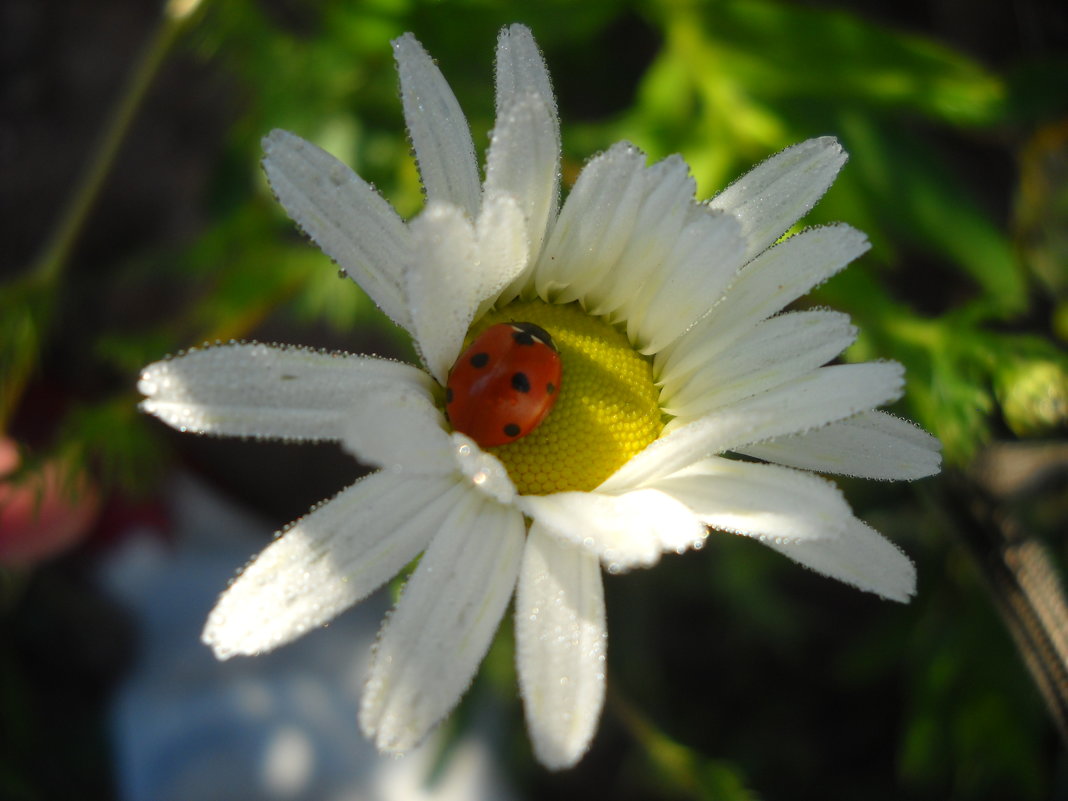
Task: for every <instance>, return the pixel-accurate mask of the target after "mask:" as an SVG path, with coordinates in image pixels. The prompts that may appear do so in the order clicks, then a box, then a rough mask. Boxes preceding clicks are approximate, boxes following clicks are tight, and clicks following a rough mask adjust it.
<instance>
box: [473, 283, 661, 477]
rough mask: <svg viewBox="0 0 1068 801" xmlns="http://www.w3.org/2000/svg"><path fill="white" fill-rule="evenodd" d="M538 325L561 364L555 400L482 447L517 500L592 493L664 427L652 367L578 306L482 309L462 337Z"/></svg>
mask: <svg viewBox="0 0 1068 801" xmlns="http://www.w3.org/2000/svg"><path fill="white" fill-rule="evenodd" d="M517 322H529V323H537V324H538V325H540V326H541V327H542V328H544V329H545V330H546V331H548V332H549V334H551V335H552V338H553V341H554V342H555V344H556V346H557V348H558V349H559V351H560V357H561V360H562V362H563V377H562V379H561V384H562V386H561V388H560V396H559V397H558V398H557V401H556V405H555V406H554V407H553V409H552V411H551V412H550V413H549V416H548V417H546V418H545V420H544V421H543V422H542V423H541V425H540V426H538V428H537V429H535V430H534V431H533V432H532V433H530V434H528V435H527V436H525V437H523V438H522V439H519V440H517V441H515V442H512V443H509V444H507V445H499V446H496V447H492V448H487V450H488V451H490V452H491V453H493V454H494V455H495V456H497V458H498V459H500V460H501V462H503V463H504V466H505V467H506V468H507V469H508V474H509V475H510V476H511V478H512V481H513V482H514V483H515V485H516V489H518V490H519V492H520V493H521V494H523V495H547V494H549V493H552V492H567V491H571V490H576V491H588V490H592V489H594V488H595V487H596V486H597V485H599V484H600V483H601V482H602V481H604V480H605V479H606V478H608V477H609V476H610V475H612V473H614V472H615V471H616V470H618V469H619V468H620V467H622V466H623V465H624V464H625V463H626V462H627V461H628V460H629V459H630V458H631V457H632V456H634V455H635V454H637V453H638V452H639V451H641V450H643V449H644V448H645V446H646V445H648V444H649V443H650V442H652V441H653V440H655V439H656V438H657V437H658V436H659V435H660V431H661V429H662V428H663V427H664V423H663V418H662V415H661V411H660V403H659V397H660V392H659V389H658V388H657V387H656V385H655V384H654V383H653V371H652V363H651V361H650V360H649V359H647V358H646V357H644V356H642V355H641V354H640V353H638V352H637V351H635V350H634V348H633V347H631V344H630V341H629V340H628V339H627V337H626V335H625V334H623V333H621V332H620V331H618V330H616V329H615V328H614V327H612V326H611V325H609V324H608V323H606V322H605V321H604V320H602V319H600V318H598V317H591V316H590V315H588V314H586V312H584V311H583V310H582V308H581V307H580V306H579V305H578V304H577V303H569V304H564V305H560V304H551V303H543V302H542V301H524V302H517V303H512V304H509V305H508V306H505V307H504V308H502V309H497V310H494V311H491V312H489V313H488V314H486V315H485V316H484V317H482V318H481V319H480V320H478V322H477V323H476V324H475V325H474V326H473V327H472V329H471V332H470V335H469V340H471V339H473V338H474V337H476V336H478V334H480V333H481V332H482V331H483V330H485V329H486V328H487V327H489V326H491V325H493V324H495V323H517Z"/></svg>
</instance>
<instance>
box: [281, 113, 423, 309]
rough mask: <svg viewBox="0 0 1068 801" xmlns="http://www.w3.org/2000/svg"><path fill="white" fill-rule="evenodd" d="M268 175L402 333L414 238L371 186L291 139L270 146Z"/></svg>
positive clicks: (308, 229) (297, 216)
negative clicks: (406, 271)
mask: <svg viewBox="0 0 1068 801" xmlns="http://www.w3.org/2000/svg"><path fill="white" fill-rule="evenodd" d="M263 149H264V152H265V154H266V155H265V157H264V159H263V168H264V170H265V171H266V173H267V180H268V181H270V183H271V188H272V189H273V190H274V193H275V195H276V196H277V197H278V200H279V201H280V202H281V204H282V205H283V206H284V207H285V210H286V212H287V213H288V214H289V216H290V217H291V218H292V219H293V220H294V221H295V222H296V223H297V225H299V226H300V228H301V230H303V231H304V232H305V233H306V234H307V235H308V236H310V237H311V238H312V239H313V240H314V241H315V243H316V244H317V245H318V246H319V247H320V248H321V249H322V251H323V252H324V253H325V254H326V255H327V256H329V257H330V258H331V259H333V260H334V261H335V262H337V264H338V266H339V267H341V268H342V269H343V270H344V271H345V272H346V273H347V274H348V275H349V277H350V278H352V279H353V280H355V281H356V283H358V284H359V285H360V286H361V287H362V288H363V291H364V292H366V293H367V295H368V296H369V297H370V298H371V300H373V301H374V302H375V304H376V305H377V306H378V307H379V308H380V309H382V311H383V312H385V313H386V314H387V315H388V316H389V318H390V319H391V320H393V321H394V322H395V323H397V325H399V326H401V327H402V328H408V327H409V326H410V321H409V317H408V310H407V308H406V306H405V302H404V292H403V288H402V283H401V271H402V269H403V268H404V266H405V265H406V264H407V263H408V260H409V259H410V257H411V252H412V251H411V241H410V239H411V237H410V236H409V234H408V229H407V228H406V227H405V225H404V221H403V220H401V218H400V217H399V216H397V213H396V212H395V211H394V210H393V207H392V206H390V205H389V204H388V203H387V202H386V201H385V200H383V199H382V198H381V197H380V196H379V194H378V193H377V192H375V190H374V189H372V188H371V186H370V185H369V184H368V183H367V182H365V181H364V180H363V179H362V178H360V177H359V176H358V175H356V173H354V172H353V171H352V170H351V169H350V168H349V167H348V166H346V165H345V164H342V163H341V162H340V161H338V160H337V159H335V158H334V157H333V156H331V155H330V154H329V153H327V152H326V151H324V150H321V149H319V148H318V147H316V146H315V145H313V144H311V143H310V142H305V141H304V140H303V139H301V138H300V137H299V136H294V135H293V134H291V133H288V132H287V131H277V130H276V131H272V132H271V133H270V134H268V135H267V136H266V137H264V139H263Z"/></svg>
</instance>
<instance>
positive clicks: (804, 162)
mask: <svg viewBox="0 0 1068 801" xmlns="http://www.w3.org/2000/svg"><path fill="white" fill-rule="evenodd" d="M847 158H848V156H847V155H846V153H845V151H844V150H842V146H841V145H840V144H838V140H836V139H835V138H834V137H832V136H822V137H820V138H818V139H809V140H808V141H807V142H801V143H800V144H797V145H794V146H793V147H788V148H786V150H783V151H782V152H781V153H778V154H776V155H774V156H772V157H771V158H769V159H768V160H767V161H765V162H764V163H763V164H760V165H759V166H757V167H754V168H753V169H752V170H750V171H749V172H747V173H746V174H745V175H743V176H742V177H741V178H739V179H738V180H737V181H735V182H734V183H733V184H731V185H730V186H728V187H727V188H726V189H724V190H723V191H722V192H720V193H719V194H718V195H716V196H715V197H714V198H712V199H711V200H710V201H709V202H708V205H709V207H710V208H713V209H722V210H723V211H726V212H728V213H730V214H733V215H734V216H735V217H737V218H738V219H739V221H740V222H741V224H742V231H743V234H744V236H745V240H746V244H747V248H746V258H752V257H753V256H755V255H756V254H757V253H759V252H760V251H762V250H764V248H766V247H767V246H768V245H770V244H771V243H772V242H774V241H775V240H776V239H778V238H779V237H780V236H782V235H783V234H784V233H785V232H786V230H787V229H788V228H789V227H790V226H791V225H793V224H794V223H795V222H797V221H798V220H800V219H801V218H802V217H803V216H804V215H805V214H806V213H807V212H808V210H809V209H811V208H812V207H813V206H814V205H816V202H817V201H818V200H819V199H820V198H821V197H823V193H824V192H826V191H827V189H828V188H830V186H831V184H832V183H833V182H834V179H835V176H837V175H838V171H839V170H840V169H841V168H842V165H843V164H845V163H846V159H847Z"/></svg>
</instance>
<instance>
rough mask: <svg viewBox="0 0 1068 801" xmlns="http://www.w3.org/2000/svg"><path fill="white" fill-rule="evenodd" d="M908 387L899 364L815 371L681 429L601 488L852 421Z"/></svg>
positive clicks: (627, 484)
mask: <svg viewBox="0 0 1068 801" xmlns="http://www.w3.org/2000/svg"><path fill="white" fill-rule="evenodd" d="M903 384H904V379H903V371H902V369H901V365H899V364H897V363H894V362H873V363H868V364H844V365H834V366H832V367H823V368H821V369H819V370H814V371H813V372H811V373H809V374H808V375H805V376H802V377H801V378H798V379H795V380H794V381H790V382H788V383H785V384H781V385H780V386H778V387H776V388H775V389H773V390H770V391H768V392H764V393H762V394H760V395H757V396H756V397H753V398H749V399H747V400H744V401H740V402H739V403H736V404H734V405H732V406H728V407H727V408H725V409H723V410H721V411H717V412H713V413H712V414H709V415H707V416H705V417H702V418H701V419H699V420H696V421H694V422H692V423H689V424H687V425H684V426H681V427H680V428H676V429H675V430H674V431H671V432H670V433H668V434H666V435H664V436H662V437H661V438H660V439H658V440H656V441H655V442H653V443H652V444H651V445H649V446H648V447H647V448H646V449H645V450H644V451H642V452H641V453H639V454H638V455H637V456H635V457H634V458H633V459H631V460H630V461H629V462H627V463H626V464H625V465H623V467H621V468H620V469H619V470H617V471H616V472H615V473H614V474H613V475H612V476H611V477H609V478H608V480H607V481H605V482H604V483H603V484H601V487H600V489H601V490H603V491H606V492H608V491H620V490H625V489H628V488H630V487H633V486H637V485H639V484H643V483H646V482H648V481H651V480H653V479H655V478H656V477H659V476H667V475H670V474H671V473H674V472H676V471H677V470H681V469H682V468H684V467H686V466H688V465H690V464H693V463H694V462H696V461H699V460H701V459H704V458H705V457H707V456H712V455H715V454H717V453H723V452H724V451H727V450H732V449H735V448H739V447H743V446H745V445H750V444H752V443H754V442H762V441H765V440H769V439H772V438H775V437H782V436H788V435H790V434H798V433H801V432H804V431H809V430H811V429H814V428H819V427H821V426H825V425H827V424H828V423H833V422H835V421H836V420H842V419H844V418H846V417H851V416H853V415H854V414H857V413H859V412H863V411H867V410H869V409H872V408H874V407H876V406H880V405H882V404H884V403H890V402H891V401H893V400H896V399H897V398H898V397H900V395H901V391H902V387H903Z"/></svg>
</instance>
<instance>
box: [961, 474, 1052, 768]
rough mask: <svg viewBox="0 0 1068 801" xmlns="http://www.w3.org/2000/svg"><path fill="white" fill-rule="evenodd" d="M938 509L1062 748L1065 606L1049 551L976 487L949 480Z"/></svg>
mask: <svg viewBox="0 0 1068 801" xmlns="http://www.w3.org/2000/svg"><path fill="white" fill-rule="evenodd" d="M947 485H948V486H949V492H950V493H951V495H952V496H954V497H952V498H950V499H949V501H948V502H947V503H944V504H940V506H941V508H944V509H947V510H950V514H952V515H954V516H955V517H956V518H957V519H956V520H955V521H954V522H955V524H956V525H955V526H954V528H955V529H956V530H957V533H958V536H959V538H960V540H961V541H962V542H963V544H964V545H965V547H966V548H967V549H968V551H969V552H970V553H971V555H972V557H973V558H974V560H975V563H976V565H977V566H978V567H979V569H980V571H981V573H982V575H983V578H984V580H985V583H986V585H987V588H988V589H989V591H990V595H991V597H992V599H993V601H994V605H995V607H996V608H997V610H998V612H999V614H1000V615H1001V617H1002V619H1003V620H1004V622H1005V626H1006V628H1007V629H1008V631H1009V634H1010V635H1011V636H1012V638H1013V641H1014V642H1015V643H1016V647H1017V650H1018V651H1019V652H1020V655H1021V657H1022V658H1023V661H1024V664H1025V665H1026V667H1027V669H1028V671H1029V672H1030V673H1031V677H1032V679H1033V680H1034V682H1035V684H1036V686H1037V687H1038V690H1039V692H1040V693H1041V694H1042V698H1043V700H1044V701H1045V702H1046V709H1047V710H1048V712H1049V714H1050V717H1051V718H1052V719H1053V722H1054V724H1055V725H1056V726H1057V730H1058V732H1059V733H1060V735H1061V740H1062V743H1063V744H1064V745H1065V746H1066V747H1068V600H1066V598H1065V593H1064V587H1063V585H1062V583H1061V579H1060V575H1059V574H1058V572H1057V569H1056V567H1055V565H1054V564H1053V559H1052V557H1051V555H1050V553H1049V550H1048V548H1046V546H1045V545H1044V544H1043V543H1042V542H1041V541H1039V540H1038V539H1037V538H1036V537H1035V536H1033V535H1032V534H1030V533H1029V532H1027V531H1026V530H1025V529H1024V527H1023V525H1022V524H1021V523H1020V521H1019V519H1018V518H1017V517H1016V516H1014V515H1013V514H1011V512H1010V511H1009V509H1008V508H1007V506H1006V504H1005V503H1003V502H1001V501H999V500H998V498H997V497H996V495H995V494H994V493H993V492H991V491H989V490H988V489H987V488H985V487H983V486H980V484H979V483H978V482H975V481H972V480H970V479H967V478H965V477H963V476H959V475H958V476H956V477H955V478H954V479H953V480H952V481H950V482H947Z"/></svg>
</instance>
